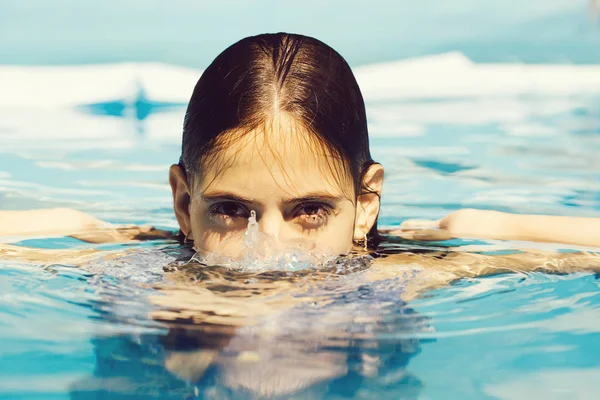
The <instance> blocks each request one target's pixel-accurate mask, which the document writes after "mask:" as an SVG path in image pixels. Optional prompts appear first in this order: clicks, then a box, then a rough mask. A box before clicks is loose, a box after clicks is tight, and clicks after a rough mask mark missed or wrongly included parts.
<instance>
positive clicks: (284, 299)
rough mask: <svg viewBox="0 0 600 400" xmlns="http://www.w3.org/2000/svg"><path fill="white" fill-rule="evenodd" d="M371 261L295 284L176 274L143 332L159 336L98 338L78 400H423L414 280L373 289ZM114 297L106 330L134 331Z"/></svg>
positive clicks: (279, 276)
mask: <svg viewBox="0 0 600 400" xmlns="http://www.w3.org/2000/svg"><path fill="white" fill-rule="evenodd" d="M371 259H372V258H371V257H370V256H359V255H357V256H354V257H349V258H347V259H343V260H342V259H340V261H339V262H338V263H337V265H336V266H330V267H328V268H312V269H304V270H301V271H295V272H290V271H264V272H236V271H232V270H231V269H227V268H223V267H207V266H204V265H200V264H198V263H195V262H190V263H186V264H184V263H183V262H180V263H174V264H171V266H170V267H167V268H166V270H167V271H170V274H169V276H170V280H171V281H172V282H175V283H168V284H166V283H164V284H160V285H159V286H157V287H156V289H157V291H155V292H153V294H152V295H150V297H149V298H150V301H151V303H152V304H153V310H152V311H150V315H151V319H152V321H153V322H152V323H150V322H148V321H144V317H143V316H142V315H141V314H140V315H138V316H137V318H139V320H138V321H137V322H136V325H138V326H144V325H145V326H150V325H151V324H157V323H158V324H160V325H161V326H162V330H161V331H160V333H156V332H154V333H143V334H137V335H132V334H124V335H119V336H116V337H115V336H105V337H102V336H99V337H97V338H95V339H94V346H95V353H96V358H97V366H96V370H95V374H94V377H92V378H89V379H85V380H83V381H80V382H78V383H77V384H76V385H74V386H73V388H72V398H73V399H90V398H94V399H98V398H111V399H115V398H128V399H129V398H131V399H133V398H136V399H144V398H185V397H186V396H191V397H194V396H199V397H201V398H214V399H225V398H256V397H268V398H272V397H283V398H311V399H315V398H323V397H325V396H327V397H328V398H346V397H355V396H358V397H365V396H366V398H372V397H373V396H374V395H375V394H376V393H378V392H379V391H383V390H385V394H386V395H387V396H390V395H393V396H394V397H396V398H417V394H418V391H419V388H420V381H419V379H418V378H416V377H414V376H412V375H410V374H409V373H407V371H406V369H405V368H406V366H407V364H408V362H409V360H410V359H411V358H412V357H413V356H414V355H415V354H417V353H418V352H419V350H420V340H419V339H417V336H418V334H419V333H423V332H428V331H430V330H431V327H430V326H429V324H428V322H427V319H426V318H425V317H423V316H421V315H419V314H418V313H416V312H414V310H412V309H411V308H410V307H408V306H407V305H406V304H405V303H404V302H403V301H402V300H401V294H402V293H403V289H404V285H405V284H406V281H407V280H408V279H410V277H411V275H410V274H399V275H398V277H397V278H396V279H385V280H381V281H369V280H368V279H365V275H364V272H366V271H368V270H369V268H370V260H371ZM115 288H116V287H115V286H114V285H113V286H112V289H113V290H112V291H106V290H105V291H104V293H106V294H107V295H108V298H106V299H104V301H103V303H102V307H100V308H102V310H103V311H104V318H106V319H111V320H112V323H113V325H114V323H117V322H119V321H121V322H123V321H127V323H128V324H131V323H132V321H133V318H132V315H131V313H130V310H131V309H132V307H130V306H128V307H127V310H124V309H123V308H122V307H120V306H119V302H118V301H116V300H117V299H123V298H124V296H123V294H119V293H118V291H115V290H114V289H115ZM123 289H124V290H125V291H126V292H127V295H128V296H129V297H131V286H125V287H123ZM145 293H146V294H147V293H148V292H145ZM111 298H112V299H111ZM140 302H144V301H142V300H140ZM142 308H143V307H142ZM124 311H125V312H126V314H125V315H123V312H124ZM146 320H147V318H146ZM169 396H170V397H169Z"/></svg>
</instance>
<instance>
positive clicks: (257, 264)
mask: <svg viewBox="0 0 600 400" xmlns="http://www.w3.org/2000/svg"><path fill="white" fill-rule="evenodd" d="M339 258H340V257H339V255H338V254H333V253H332V252H331V251H330V250H329V249H327V248H326V247H324V246H321V245H319V244H318V243H316V242H314V241H313V240H310V239H307V238H303V237H298V238H294V239H291V240H285V241H280V240H278V239H277V238H275V237H273V236H271V235H268V234H266V233H264V232H261V231H260V226H259V224H258V221H257V219H256V211H254V210H251V211H250V216H249V217H248V225H247V227H246V229H245V231H243V233H240V234H238V235H234V236H231V237H229V238H227V239H225V240H224V241H222V242H221V243H220V244H219V246H218V247H217V249H216V250H214V251H213V252H211V253H208V254H207V253H204V254H203V253H201V252H197V253H196V254H195V255H194V256H193V257H192V259H191V260H190V261H196V262H199V263H201V264H203V265H207V266H222V267H226V268H230V269H233V270H237V271H244V272H260V271H268V270H277V271H289V272H292V271H298V270H302V269H307V268H319V267H323V266H326V265H332V264H331V263H336V260H339Z"/></svg>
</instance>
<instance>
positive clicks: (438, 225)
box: [390, 209, 600, 247]
mask: <svg viewBox="0 0 600 400" xmlns="http://www.w3.org/2000/svg"><path fill="white" fill-rule="evenodd" d="M390 233H391V234H394V235H397V236H400V237H404V238H406V239H413V240H443V239H449V238H452V237H460V238H472V239H497V240H519V241H531V242H552V243H564V244H572V245H577V246H589V247H600V218H583V217H561V216H549V215H525V214H509V213H503V212H498V211H488V210H473V209H464V210H458V211H455V212H453V213H451V214H449V215H448V216H446V217H445V218H443V219H441V220H438V221H418V220H410V221H406V222H405V223H403V224H402V225H401V227H400V229H399V230H394V231H391V232H390Z"/></svg>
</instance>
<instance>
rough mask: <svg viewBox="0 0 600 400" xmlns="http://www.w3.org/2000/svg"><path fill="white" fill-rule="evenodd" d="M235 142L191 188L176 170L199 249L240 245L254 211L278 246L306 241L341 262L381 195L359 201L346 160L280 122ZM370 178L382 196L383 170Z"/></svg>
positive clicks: (177, 188)
mask: <svg viewBox="0 0 600 400" xmlns="http://www.w3.org/2000/svg"><path fill="white" fill-rule="evenodd" d="M290 130H293V133H292V134H290ZM286 134H287V135H286ZM231 142H232V143H230V144H228V145H227V146H224V148H223V149H221V150H219V152H218V153H217V154H216V155H215V157H212V158H210V159H209V160H206V161H205V162H204V164H203V166H202V167H203V168H201V173H200V174H201V176H198V177H196V178H195V182H194V183H193V184H192V187H188V185H187V183H186V180H185V177H184V175H183V173H182V171H181V170H180V168H179V167H178V166H173V167H171V173H170V183H171V187H172V189H173V197H174V203H175V213H176V216H177V220H178V222H179V225H180V227H181V229H182V232H183V233H184V234H187V237H188V239H193V241H194V245H195V248H196V249H197V250H199V251H203V252H213V251H215V250H216V249H217V248H219V245H221V243H223V241H225V240H228V242H231V241H233V240H235V238H241V237H242V234H243V232H245V230H246V228H247V223H248V217H249V216H250V212H251V211H252V210H253V211H255V212H256V219H257V221H258V225H259V227H260V230H261V231H262V232H263V233H266V234H268V235H270V236H272V237H273V238H275V239H276V240H278V241H280V242H284V243H285V242H289V241H297V240H299V239H300V240H306V239H308V240H310V241H314V242H315V243H316V244H317V245H318V246H319V248H321V249H327V251H328V252H331V253H332V254H336V255H338V254H346V253H348V252H349V251H350V250H351V248H352V243H353V239H355V240H356V239H362V238H363V236H364V234H365V233H366V232H368V231H369V229H370V228H371V227H372V226H373V224H374V223H375V220H376V217H377V213H378V211H379V198H378V197H377V195H374V194H368V195H361V196H359V198H358V200H357V199H356V198H355V195H354V193H355V192H354V186H353V182H352V179H351V177H350V176H349V175H348V174H347V173H346V171H345V169H344V168H343V164H342V163H341V161H340V160H337V159H335V158H334V157H332V156H331V155H330V154H328V152H327V151H325V150H323V148H322V147H321V146H319V145H317V144H316V143H315V142H314V139H313V136H312V135H311V134H310V133H308V132H306V131H304V130H301V129H298V128H297V127H296V126H294V125H293V124H291V123H289V122H286V121H277V122H274V123H272V124H270V125H269V128H268V129H261V130H256V131H252V132H250V133H247V134H244V135H240V136H237V137H236V139H234V140H231ZM366 179H368V180H369V181H368V182H366V183H367V184H369V185H370V186H369V187H371V188H372V189H374V191H376V192H379V191H380V190H381V183H382V179H383V169H382V168H381V166H380V165H375V166H373V167H372V168H371V170H370V171H369V172H368V173H367V174H366ZM222 249H223V247H221V248H220V251H222ZM224 255H227V254H224Z"/></svg>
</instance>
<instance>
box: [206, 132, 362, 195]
mask: <svg viewBox="0 0 600 400" xmlns="http://www.w3.org/2000/svg"><path fill="white" fill-rule="evenodd" d="M233 138H234V139H233V140H230V143H227V145H226V146H223V147H222V148H221V149H220V150H219V151H218V152H217V153H216V154H214V155H213V156H212V157H209V158H207V160H206V161H205V165H203V167H204V168H203V169H202V170H203V173H202V179H201V182H200V184H201V188H202V189H201V191H202V192H203V193H206V192H207V191H216V190H218V191H229V192H232V193H236V194H238V195H240V196H244V197H249V198H263V197H269V196H287V197H289V196H296V197H303V196H305V195H306V194H307V193H324V194H325V193H327V194H329V195H331V196H338V197H347V198H349V199H351V198H352V194H353V183H352V179H351V178H350V176H349V174H348V173H347V171H346V168H345V166H344V163H343V162H342V161H341V160H340V159H339V158H338V157H336V156H335V155H334V154H332V153H331V152H330V151H328V150H327V149H326V148H324V147H323V146H322V145H321V144H320V143H319V142H318V141H316V140H315V138H314V135H313V134H312V133H310V132H307V131H305V130H299V129H298V128H297V127H290V126H286V125H285V124H281V125H278V126H275V127H274V128H273V129H270V130H269V129H257V130H255V131H251V132H249V133H246V134H243V135H240V136H239V137H235V136H234V137H233Z"/></svg>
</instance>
